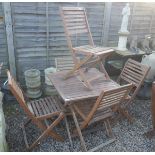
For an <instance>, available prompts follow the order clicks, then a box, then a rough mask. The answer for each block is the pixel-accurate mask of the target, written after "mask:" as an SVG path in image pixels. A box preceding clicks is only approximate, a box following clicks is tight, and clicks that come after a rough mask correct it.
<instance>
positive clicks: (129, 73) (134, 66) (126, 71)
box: [119, 59, 150, 87]
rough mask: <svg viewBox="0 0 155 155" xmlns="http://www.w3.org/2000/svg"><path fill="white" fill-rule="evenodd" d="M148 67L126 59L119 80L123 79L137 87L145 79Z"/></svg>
mask: <svg viewBox="0 0 155 155" xmlns="http://www.w3.org/2000/svg"><path fill="white" fill-rule="evenodd" d="M149 69H150V67H149V66H146V65H144V64H141V63H140V62H137V61H135V60H132V59H128V61H127V62H126V64H125V66H124V68H123V70H122V72H121V74H120V76H119V80H121V79H123V80H124V81H126V82H128V83H132V84H133V85H134V86H136V87H138V86H139V85H140V84H142V82H143V80H144V79H145V77H146V75H147V73H148V71H149Z"/></svg>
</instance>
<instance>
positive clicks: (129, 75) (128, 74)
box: [117, 59, 150, 121]
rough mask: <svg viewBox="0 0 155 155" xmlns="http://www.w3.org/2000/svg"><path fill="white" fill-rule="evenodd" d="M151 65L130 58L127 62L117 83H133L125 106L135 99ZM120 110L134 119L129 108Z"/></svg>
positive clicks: (130, 119)
mask: <svg viewBox="0 0 155 155" xmlns="http://www.w3.org/2000/svg"><path fill="white" fill-rule="evenodd" d="M149 70H150V67H149V66H146V65H144V64H141V63H139V62H137V61H135V60H132V59H128V61H127V62H126V64H125V66H124V68H123V70H122V72H121V74H120V76H119V77H118V79H117V83H119V84H120V85H122V84H124V83H125V84H126V83H132V84H133V86H134V87H133V89H132V91H131V92H130V94H129V96H128V97H127V98H126V102H125V103H124V104H123V106H124V107H126V106H127V105H128V104H129V103H131V102H132V101H133V99H134V98H135V96H136V95H137V93H138V91H139V89H140V88H141V86H142V84H143V82H144V79H145V77H146V75H147V73H148V72H149ZM120 112H121V113H122V114H123V115H125V116H126V117H127V118H128V119H129V121H132V118H131V117H130V115H129V114H128V111H127V110H125V109H124V110H123V109H122V108H121V109H120Z"/></svg>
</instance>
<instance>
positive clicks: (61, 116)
mask: <svg viewBox="0 0 155 155" xmlns="http://www.w3.org/2000/svg"><path fill="white" fill-rule="evenodd" d="M63 118H64V114H60V115H59V117H58V118H57V119H56V120H55V121H54V122H53V123H52V124H51V125H50V126H49V127H47V128H46V130H44V132H43V133H42V134H41V135H40V136H39V138H38V139H37V140H36V141H34V142H33V144H32V145H31V146H30V147H29V148H28V150H32V149H33V148H34V147H35V146H36V145H37V144H38V143H39V141H41V139H43V138H44V137H45V136H47V134H49V133H50V132H51V130H52V129H53V128H54V127H55V126H56V125H58V123H59V122H60V121H61V120H62V119H63Z"/></svg>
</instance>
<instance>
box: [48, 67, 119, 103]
mask: <svg viewBox="0 0 155 155" xmlns="http://www.w3.org/2000/svg"><path fill="white" fill-rule="evenodd" d="M66 73H67V71H61V72H57V73H53V74H51V75H49V79H50V80H51V81H52V83H53V85H54V86H55V88H56V89H57V91H58V92H59V94H60V95H61V97H62V98H63V100H64V101H65V102H66V105H67V104H70V103H71V101H76V100H81V99H87V98H94V97H97V96H99V94H100V93H101V91H102V90H103V89H104V90H108V89H110V88H117V87H119V85H118V84H117V83H116V82H114V81H112V80H106V78H105V75H104V74H103V73H101V72H99V71H98V70H97V69H95V68H92V69H89V70H88V72H86V73H85V75H86V77H92V76H93V75H99V74H100V75H102V76H101V77H100V78H98V79H96V80H94V81H92V82H91V85H92V88H93V89H92V90H88V89H87V88H86V87H85V86H84V85H83V83H82V82H81V81H80V77H78V76H72V77H70V78H68V79H66V80H64V78H63V77H64V75H65V74H66Z"/></svg>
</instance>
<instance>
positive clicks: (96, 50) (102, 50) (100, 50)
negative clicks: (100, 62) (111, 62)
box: [73, 45, 114, 56]
mask: <svg viewBox="0 0 155 155" xmlns="http://www.w3.org/2000/svg"><path fill="white" fill-rule="evenodd" d="M73 50H74V51H79V52H80V51H81V52H82V53H85V54H89V53H91V54H94V55H96V56H98V55H103V54H108V53H111V52H113V51H114V50H113V49H110V48H106V47H99V46H91V45H84V46H79V47H74V48H73Z"/></svg>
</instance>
